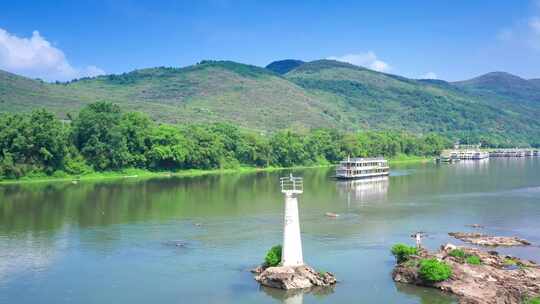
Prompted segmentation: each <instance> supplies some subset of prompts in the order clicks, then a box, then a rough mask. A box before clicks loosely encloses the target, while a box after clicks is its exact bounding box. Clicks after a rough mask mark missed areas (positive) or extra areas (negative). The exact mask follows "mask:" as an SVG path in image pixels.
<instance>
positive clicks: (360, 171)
mask: <svg viewBox="0 0 540 304" xmlns="http://www.w3.org/2000/svg"><path fill="white" fill-rule="evenodd" d="M389 173H390V167H388V161H387V160H385V159H384V158H382V157H377V158H360V157H358V158H350V157H349V158H347V160H343V161H341V162H340V163H339V165H338V167H337V168H336V178H339V179H356V178H367V177H375V176H387V175H388V174H389Z"/></svg>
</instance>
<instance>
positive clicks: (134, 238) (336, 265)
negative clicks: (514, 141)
mask: <svg viewBox="0 0 540 304" xmlns="http://www.w3.org/2000/svg"><path fill="white" fill-rule="evenodd" d="M288 173H289V171H279V172H258V173H242V174H225V175H209V176H201V177H192V178H174V177H172V178H160V179H148V180H139V179H124V180H110V181H99V182H80V183H78V184H73V183H48V184H43V183H35V184H19V185H3V186H0V303H20V304H23V303H55V304H61V303H80V304H85V303H280V302H286V303H352V302H355V303H455V299H454V298H452V297H451V296H448V295H445V294H442V293H440V292H437V291H435V290H431V289H427V288H420V287H412V286H403V285H397V284H395V283H394V282H393V281H392V279H391V275H390V274H391V271H392V268H393V265H394V263H395V262H394V258H393V257H392V256H391V255H390V252H389V251H390V247H391V246H392V245H393V244H395V243H397V242H405V243H410V244H413V243H414V240H412V239H411V238H410V234H411V233H413V232H416V231H424V232H426V233H427V234H428V236H427V238H426V239H425V240H424V244H425V246H426V247H428V248H431V249H435V248H437V247H438V246H439V245H440V244H442V243H445V242H453V243H456V244H460V242H459V241H456V240H453V239H450V238H449V237H448V235H447V233H448V232H450V231H473V230H474V228H469V227H466V225H468V224H481V225H484V226H485V227H486V228H485V229H484V230H482V231H484V232H487V233H492V234H497V235H517V236H519V237H522V238H525V239H528V240H529V241H531V242H532V243H533V244H536V245H538V244H540V220H539V219H540V158H521V159H492V160H486V161H470V162H461V163H457V164H452V165H436V164H432V163H426V164H415V165H403V166H393V167H392V170H391V176H390V177H389V178H388V179H386V180H379V181H371V182H357V183H355V184H351V183H345V182H337V181H336V180H333V179H332V178H331V176H332V174H333V172H332V169H330V168H326V169H304V170H295V171H294V172H293V173H294V175H296V176H302V177H303V178H304V188H305V190H304V194H303V195H302V196H301V197H300V219H301V229H302V240H303V246H304V259H305V260H306V262H307V263H309V264H310V265H312V266H313V267H314V268H316V269H317V270H324V271H331V272H334V273H335V274H336V276H337V278H338V279H339V280H340V282H339V283H338V284H337V285H336V286H335V288H334V289H330V290H322V291H317V292H313V293H308V294H304V295H302V294H291V293H284V292H281V291H276V290H271V289H264V288H260V287H259V286H258V284H257V283H256V282H255V281H254V280H253V278H252V274H251V273H249V271H248V270H249V269H250V268H253V267H254V266H256V265H257V264H258V263H260V262H261V261H262V260H263V257H264V255H265V252H266V251H267V249H268V248H270V247H271V246H273V245H275V244H279V243H280V242H281V237H282V231H281V228H282V212H283V196H282V194H281V193H280V191H279V177H280V176H284V175H288ZM326 212H333V213H337V214H339V215H340V216H339V217H337V218H328V217H326V216H325V213H326ZM500 251H501V252H504V253H510V254H514V255H517V256H519V257H522V258H529V259H533V260H536V261H540V248H539V247H537V246H530V247H520V248H509V249H501V250H500Z"/></svg>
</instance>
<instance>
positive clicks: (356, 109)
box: [286, 60, 540, 142]
mask: <svg viewBox="0 0 540 304" xmlns="http://www.w3.org/2000/svg"><path fill="white" fill-rule="evenodd" d="M286 77H287V78H288V79H290V80H291V81H293V82H295V83H296V84H298V85H300V86H302V87H303V88H305V89H306V90H308V91H309V92H312V93H313V94H314V95H316V96H320V98H321V99H324V98H326V99H331V100H333V103H334V104H336V105H340V106H341V109H340V110H341V111H339V113H340V114H342V115H345V116H346V117H347V118H348V119H349V120H352V121H354V122H355V124H356V125H362V126H365V127H367V128H370V129H396V128H397V129H406V130H409V131H413V132H429V131H433V132H442V133H446V134H451V135H455V136H458V137H461V138H464V137H473V138H474V139H475V140H476V139H479V138H480V137H481V136H480V135H481V134H490V135H491V136H492V137H497V138H498V139H499V140H501V141H504V140H506V139H504V137H508V138H511V139H512V140H517V141H522V142H526V141H527V142H530V141H531V140H532V141H534V140H536V139H537V138H539V137H538V136H539V135H540V133H539V131H540V123H539V122H537V121H536V120H535V119H533V118H532V117H530V115H529V114H528V113H526V112H524V109H523V107H522V105H521V104H516V105H509V106H508V109H504V110H503V109H500V108H498V107H496V106H494V105H495V104H491V102H490V100H489V99H486V98H483V97H482V96H480V95H478V94H473V93H469V92H467V91H466V90H463V89H462V88H460V87H459V86H454V85H452V84H450V83H447V82H443V81H417V80H411V79H407V78H404V77H400V76H395V75H388V74H384V73H379V72H375V71H372V70H369V69H365V68H361V67H357V66H354V65H350V64H347V63H342V62H336V61H330V60H319V61H314V62H310V63H307V64H304V65H302V66H300V67H299V68H297V69H294V70H292V71H291V72H289V73H287V74H286ZM538 108H540V107H537V109H538Z"/></svg>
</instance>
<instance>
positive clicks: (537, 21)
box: [529, 17, 540, 35]
mask: <svg viewBox="0 0 540 304" xmlns="http://www.w3.org/2000/svg"><path fill="white" fill-rule="evenodd" d="M529 27H530V28H531V30H532V31H533V32H535V33H536V34H539V35H540V17H534V18H531V19H530V20H529Z"/></svg>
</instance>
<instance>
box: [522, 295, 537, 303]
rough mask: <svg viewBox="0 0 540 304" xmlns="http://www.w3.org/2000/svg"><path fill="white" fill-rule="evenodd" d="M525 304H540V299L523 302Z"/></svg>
mask: <svg viewBox="0 0 540 304" xmlns="http://www.w3.org/2000/svg"><path fill="white" fill-rule="evenodd" d="M523 304H540V297H535V298H531V299H527V300H525V301H524V302H523Z"/></svg>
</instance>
